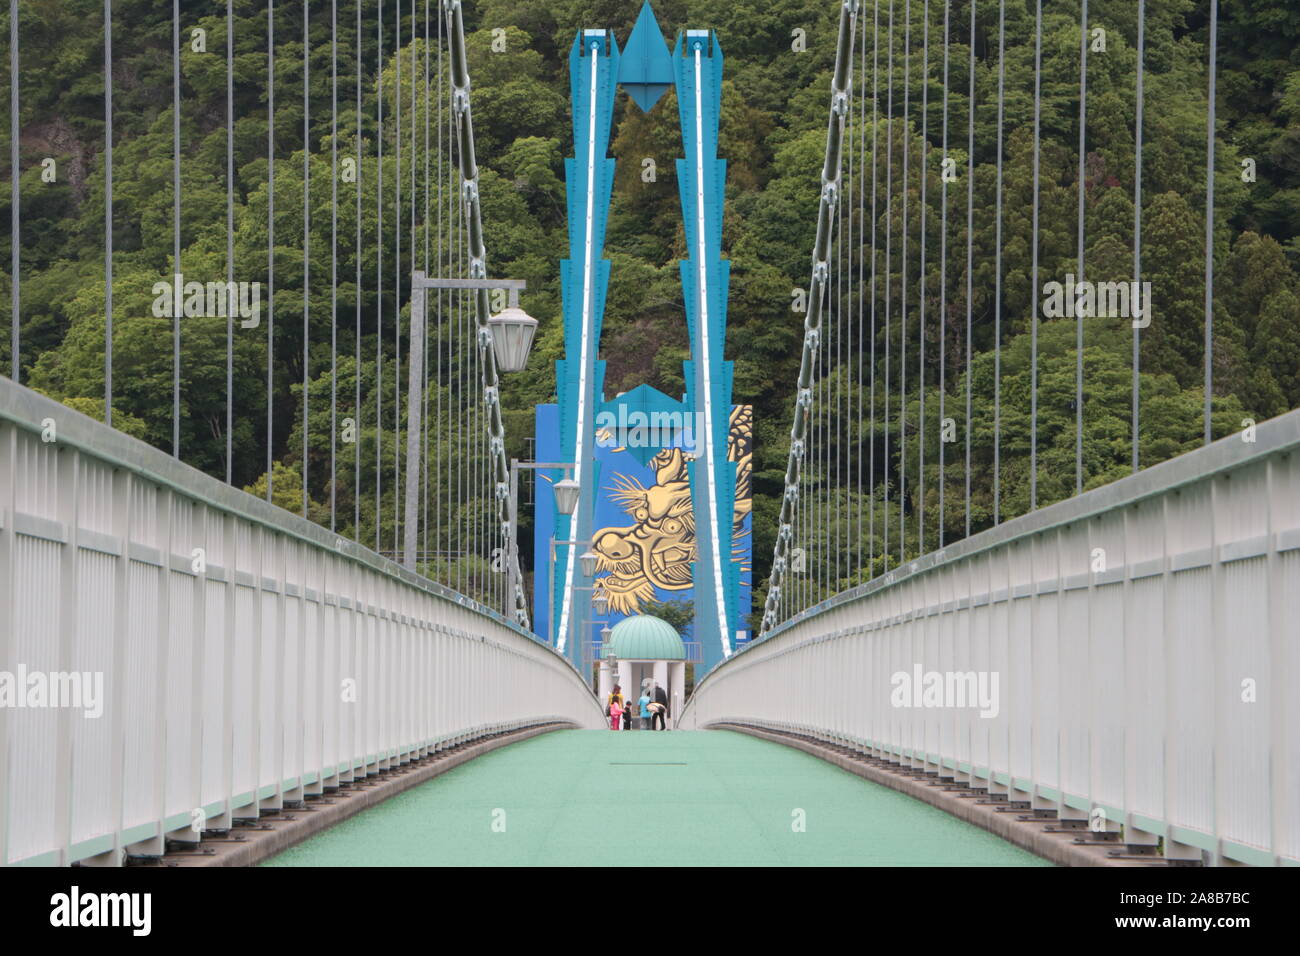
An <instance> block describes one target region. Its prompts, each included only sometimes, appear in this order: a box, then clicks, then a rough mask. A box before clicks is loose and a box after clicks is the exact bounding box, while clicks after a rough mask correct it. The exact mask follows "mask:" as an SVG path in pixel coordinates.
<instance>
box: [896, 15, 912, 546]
mask: <svg viewBox="0 0 1300 956" xmlns="http://www.w3.org/2000/svg"><path fill="white" fill-rule="evenodd" d="M903 23H904V26H903V185H902V197H901V198H902V200H903V222H902V226H903V229H902V232H903V251H902V264H903V270H902V275H901V277H900V278H901V282H900V284H899V287H898V291H899V299H900V302H899V310H898V563H899V564H904V563H905V562H906V561H907V238H908V236H907V200H908V193H909V192H910V187H911V182H910V181H909V179H908V164H909V159H910V156H911V152H912V150H911V144H912V122H911V113H910V106H911V96H912V0H907V3H906V4H905V6H904V18H903Z"/></svg>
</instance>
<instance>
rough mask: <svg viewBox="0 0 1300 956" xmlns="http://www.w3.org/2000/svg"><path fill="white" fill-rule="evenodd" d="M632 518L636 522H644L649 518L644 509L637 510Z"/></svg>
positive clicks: (648, 513)
mask: <svg viewBox="0 0 1300 956" xmlns="http://www.w3.org/2000/svg"><path fill="white" fill-rule="evenodd" d="M632 517H634V518H636V520H637V521H645V520H646V519H647V518H649V517H650V512H649V511H646V509H644V508H637V509H636V513H635V514H634V515H633V516H632Z"/></svg>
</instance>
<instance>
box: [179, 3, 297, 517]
mask: <svg viewBox="0 0 1300 956" xmlns="http://www.w3.org/2000/svg"><path fill="white" fill-rule="evenodd" d="M268 2H269V0H268ZM269 15H270V14H269V13H268V16H269ZM271 89H272V94H273V98H272V100H271V102H272V103H274V102H275V100H274V89H275V87H274V83H273V85H272V87H271ZM272 221H274V220H272ZM172 272H173V273H174V274H175V275H180V274H181V13H180V0H172ZM268 420H269V418H268ZM268 444H269V442H268ZM172 456H173V457H176V458H179V457H180V456H181V306H180V303H179V302H175V301H173V302H172ZM270 473H271V472H270V468H269V467H268V468H267V480H266V493H267V500H268V501H269V500H270V494H271V479H270Z"/></svg>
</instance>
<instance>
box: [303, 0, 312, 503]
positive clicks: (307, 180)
mask: <svg viewBox="0 0 1300 956" xmlns="http://www.w3.org/2000/svg"><path fill="white" fill-rule="evenodd" d="M310 26H311V14H310V10H309V0H303V4H302V516H303V517H304V518H307V517H309V516H310V509H309V508H308V494H307V488H308V485H307V477H308V475H307V473H308V454H309V449H308V437H309V436H310V434H311V418H310V417H309V414H308V413H309V407H308V405H309V400H308V393H309V392H310V391H311V352H310V348H311V330H310V319H311V167H310V159H311V88H310V86H309V85H308V80H309V74H310V60H311V34H310Z"/></svg>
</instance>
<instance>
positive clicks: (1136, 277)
mask: <svg viewBox="0 0 1300 956" xmlns="http://www.w3.org/2000/svg"><path fill="white" fill-rule="evenodd" d="M1137 16H1138V36H1137V41H1138V45H1137V90H1136V97H1135V98H1136V100H1137V104H1136V108H1137V112H1136V115H1135V116H1134V120H1133V141H1134V147H1135V149H1134V159H1133V288H1134V289H1135V290H1138V289H1141V288H1142V110H1143V107H1144V106H1145V103H1144V102H1143V100H1144V99H1145V90H1144V89H1143V81H1144V76H1143V71H1144V70H1145V63H1144V60H1145V59H1146V25H1147V3H1146V0H1138V11H1137ZM1142 308H1143V310H1144V311H1143V314H1142V317H1143V318H1144V319H1147V320H1149V319H1150V317H1151V303H1150V302H1149V301H1147V300H1145V299H1143V300H1142ZM1132 325H1133V474H1135V475H1136V474H1137V472H1138V467H1139V465H1140V460H1139V448H1138V425H1139V421H1140V419H1141V408H1142V386H1141V383H1140V382H1139V381H1138V376H1139V375H1140V374H1141V368H1142V353H1141V337H1142V330H1141V328H1140V327H1139V326H1138V324H1137V322H1134V323H1132Z"/></svg>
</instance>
